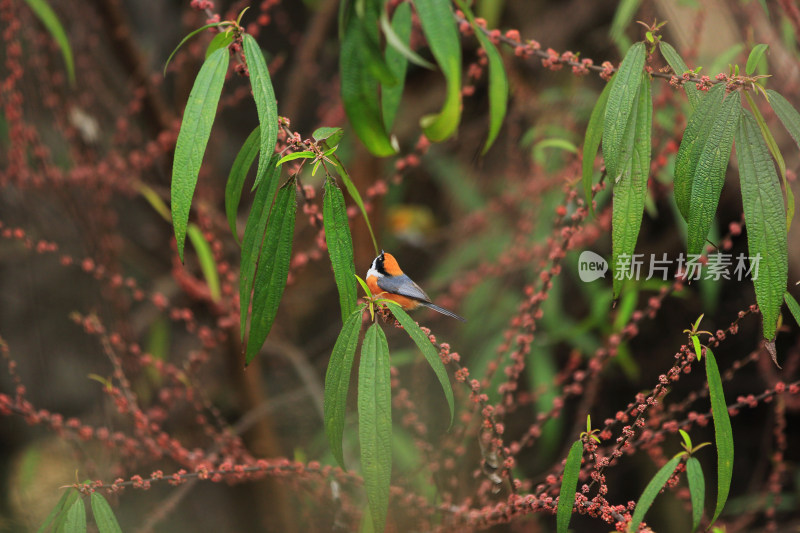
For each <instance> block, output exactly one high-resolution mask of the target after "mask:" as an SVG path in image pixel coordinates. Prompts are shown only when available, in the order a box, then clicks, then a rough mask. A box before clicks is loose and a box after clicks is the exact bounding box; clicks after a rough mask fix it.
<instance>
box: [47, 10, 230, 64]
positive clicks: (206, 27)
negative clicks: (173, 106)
mask: <svg viewBox="0 0 800 533" xmlns="http://www.w3.org/2000/svg"><path fill="white" fill-rule="evenodd" d="M37 1H38V0H37ZM229 24H230V23H229V22H212V23H211V24H206V25H205V26H201V27H199V28H197V29H196V30H193V31H191V32H190V33H189V34H188V35H187V36H186V37H184V38H183V39H181V42H179V43H178V46H176V47H175V49H174V50H173V51H172V53H170V54H169V57H168V58H167V62H166V63H164V75H166V74H167V67H168V66H169V62H170V61H172V57H173V56H174V55H175V54H176V53H177V52H178V50H180V48H181V46H183V45H184V44H185V43H186V41H188V40H189V39H191V38H192V37H194V36H195V35H197V34H198V33H202V32H204V31H206V30H207V29H209V28H216V27H219V26H225V25H229ZM206 59H208V56H206Z"/></svg>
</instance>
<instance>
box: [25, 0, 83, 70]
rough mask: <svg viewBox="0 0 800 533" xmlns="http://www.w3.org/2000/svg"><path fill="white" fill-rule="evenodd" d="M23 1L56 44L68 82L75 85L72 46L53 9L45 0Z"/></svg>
mask: <svg viewBox="0 0 800 533" xmlns="http://www.w3.org/2000/svg"><path fill="white" fill-rule="evenodd" d="M25 2H26V3H27V4H28V7H29V8H31V11H33V13H34V14H35V15H36V16H37V17H38V19H39V21H41V23H42V24H43V25H44V27H45V28H46V29H47V31H48V33H50V36H51V37H52V38H53V40H54V41H55V42H56V44H57V45H58V48H59V49H60V50H61V55H62V56H63V57H64V65H65V66H66V67H67V77H69V81H70V83H71V84H73V85H75V60H74V59H73V58H72V47H70V44H69V39H68V38H67V32H65V31H64V27H63V26H62V25H61V22H60V21H59V20H58V17H57V16H56V13H55V11H53V9H52V8H51V7H50V4H48V3H47V2H46V0H25Z"/></svg>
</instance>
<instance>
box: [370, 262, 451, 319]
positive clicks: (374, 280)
mask: <svg viewBox="0 0 800 533" xmlns="http://www.w3.org/2000/svg"><path fill="white" fill-rule="evenodd" d="M367 286H368V287H369V290H370V291H371V292H372V294H373V295H380V294H383V298H386V299H387V300H391V301H393V302H395V303H396V304H398V305H399V306H400V307H402V308H403V309H404V310H406V311H412V310H414V309H416V308H418V307H419V306H424V307H427V308H429V309H433V310H434V311H437V312H439V313H442V314H443V315H447V316H449V317H453V318H455V319H456V320H460V321H462V322H466V321H467V320H466V319H465V318H463V317H460V316H458V315H457V314H455V313H454V312H452V311H449V310H447V309H445V308H444V307H439V306H438V305H436V304H434V303H432V302H431V299H430V297H429V296H428V295H427V294H425V291H423V290H422V289H421V288H420V287H419V285H417V284H416V283H414V281H413V280H412V279H411V278H409V277H408V276H407V275H405V274H403V271H402V270H401V269H400V265H398V264H397V259H395V258H394V256H393V255H392V254H389V253H386V252H384V251H383V250H381V254H380V255H379V256H378V257H376V258H375V259H373V260H372V265H371V266H370V267H369V270H368V271H367Z"/></svg>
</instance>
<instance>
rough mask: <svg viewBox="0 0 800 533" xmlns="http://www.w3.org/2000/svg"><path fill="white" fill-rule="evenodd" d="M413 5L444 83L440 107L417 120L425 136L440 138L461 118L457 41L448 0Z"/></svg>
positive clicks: (426, 0) (418, 0)
mask: <svg viewBox="0 0 800 533" xmlns="http://www.w3.org/2000/svg"><path fill="white" fill-rule="evenodd" d="M414 7H415V8H416V10H417V15H419V20H420V22H421V23H422V32H423V33H424V34H425V39H427V41H428V45H429V46H430V48H431V52H432V53H433V57H434V58H436V63H438V64H439V67H440V68H441V69H442V73H443V74H444V77H445V80H446V83H447V91H446V94H447V96H446V97H445V102H444V105H443V106H442V110H441V111H440V112H439V113H438V114H435V115H427V116H425V117H422V120H421V121H420V124H421V125H422V128H423V131H424V132H425V136H427V137H428V139H430V140H431V141H433V142H441V141H444V140H445V139H448V138H449V137H450V136H452V135H453V134H454V133H455V131H456V129H457V128H458V123H459V121H460V120H461V43H460V41H459V37H458V29H457V28H456V21H455V17H454V16H453V9H452V7H451V4H450V1H449V0H415V2H414Z"/></svg>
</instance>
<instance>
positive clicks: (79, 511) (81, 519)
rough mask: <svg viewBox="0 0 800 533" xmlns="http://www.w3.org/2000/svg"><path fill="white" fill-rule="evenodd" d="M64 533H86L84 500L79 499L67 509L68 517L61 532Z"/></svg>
mask: <svg viewBox="0 0 800 533" xmlns="http://www.w3.org/2000/svg"><path fill="white" fill-rule="evenodd" d="M60 531H63V532H64V533H86V507H85V506H84V504H83V499H81V498H78V499H77V500H75V501H74V502H73V503H72V505H71V506H70V507H69V509H67V515H66V518H65V520H64V524H63V525H62V527H61V530H60Z"/></svg>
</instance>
